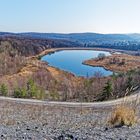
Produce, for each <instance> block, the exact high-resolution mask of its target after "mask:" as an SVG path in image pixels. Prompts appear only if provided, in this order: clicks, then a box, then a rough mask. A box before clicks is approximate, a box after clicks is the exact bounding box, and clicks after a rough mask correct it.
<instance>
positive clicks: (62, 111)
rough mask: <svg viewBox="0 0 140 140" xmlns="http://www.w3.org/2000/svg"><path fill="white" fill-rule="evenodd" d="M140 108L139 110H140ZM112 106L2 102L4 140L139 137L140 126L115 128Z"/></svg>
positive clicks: (0, 135) (118, 139) (1, 133)
mask: <svg viewBox="0 0 140 140" xmlns="http://www.w3.org/2000/svg"><path fill="white" fill-rule="evenodd" d="M138 110H139V109H138ZM111 112H112V109H111V108H108V109H107V108H102V109H97V108H96V109H95V108H82V107H80V108H68V107H57V106H45V105H25V104H20V103H16V102H15V103H14V102H7V101H1V102H0V139H1V140H139V139H140V126H139V124H136V125H135V126H133V127H127V126H123V127H120V128H112V127H110V126H109V125H108V123H107V120H108V118H109V117H110V115H111Z"/></svg>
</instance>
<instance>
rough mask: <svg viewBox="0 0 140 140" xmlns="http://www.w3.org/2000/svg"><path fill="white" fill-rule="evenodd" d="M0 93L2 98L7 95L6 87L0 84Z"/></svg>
mask: <svg viewBox="0 0 140 140" xmlns="http://www.w3.org/2000/svg"><path fill="white" fill-rule="evenodd" d="M0 92H1V94H2V95H3V96H7V94H8V88H7V86H6V85H5V84H2V85H1V86H0Z"/></svg>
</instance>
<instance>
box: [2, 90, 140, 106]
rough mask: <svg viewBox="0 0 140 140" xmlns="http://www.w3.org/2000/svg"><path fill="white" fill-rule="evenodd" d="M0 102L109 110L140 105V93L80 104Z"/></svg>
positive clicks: (23, 100)
mask: <svg viewBox="0 0 140 140" xmlns="http://www.w3.org/2000/svg"><path fill="white" fill-rule="evenodd" d="M0 101H7V102H14V103H20V104H31V105H48V106H61V107H88V108H91V107H93V108H108V107H113V106H116V105H119V104H123V103H129V104H130V103H132V102H135V103H136V104H139V103H140V91H137V92H136V93H135V94H133V95H130V96H127V97H124V98H120V99H116V100H111V101H104V102H92V103H79V102H55V101H41V100H34V99H21V98H11V97H2V96H1V97H0Z"/></svg>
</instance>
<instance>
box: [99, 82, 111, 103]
mask: <svg viewBox="0 0 140 140" xmlns="http://www.w3.org/2000/svg"><path fill="white" fill-rule="evenodd" d="M112 91H113V88H112V82H111V81H109V80H108V81H107V83H106V85H105V87H104V89H103V92H102V94H101V97H100V98H99V100H101V101H103V100H107V99H109V97H110V96H113V94H112Z"/></svg>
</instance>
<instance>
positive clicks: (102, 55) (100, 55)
mask: <svg viewBox="0 0 140 140" xmlns="http://www.w3.org/2000/svg"><path fill="white" fill-rule="evenodd" d="M105 57H106V55H105V54H104V53H99V54H98V57H97V58H98V59H99V60H103V59H104V58H105Z"/></svg>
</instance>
